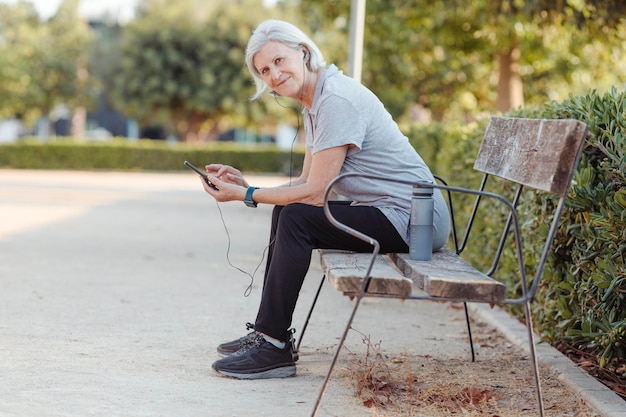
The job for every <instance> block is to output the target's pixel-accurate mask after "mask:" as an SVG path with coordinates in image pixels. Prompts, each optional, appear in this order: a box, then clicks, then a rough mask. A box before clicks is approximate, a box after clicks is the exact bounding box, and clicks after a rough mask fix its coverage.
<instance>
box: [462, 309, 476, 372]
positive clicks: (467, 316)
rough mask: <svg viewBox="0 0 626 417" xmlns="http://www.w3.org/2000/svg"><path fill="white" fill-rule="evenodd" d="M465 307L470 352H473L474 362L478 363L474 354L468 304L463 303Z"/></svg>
mask: <svg viewBox="0 0 626 417" xmlns="http://www.w3.org/2000/svg"><path fill="white" fill-rule="evenodd" d="M463 307H465V323H467V335H468V336H469V342H470V350H471V351H472V362H476V355H475V354H474V340H473V339H472V326H471V323H470V318H469V311H468V309H467V303H463Z"/></svg>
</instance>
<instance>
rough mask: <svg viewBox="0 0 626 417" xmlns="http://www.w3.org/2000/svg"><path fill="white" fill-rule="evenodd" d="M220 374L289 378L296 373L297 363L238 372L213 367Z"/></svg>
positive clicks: (247, 377)
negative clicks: (256, 370) (263, 369)
mask: <svg viewBox="0 0 626 417" xmlns="http://www.w3.org/2000/svg"><path fill="white" fill-rule="evenodd" d="M213 370H214V371H215V372H217V373H218V374H220V375H223V376H227V377H230V378H237V379H269V378H289V377H291V376H294V375H295V374H296V365H286V366H281V367H280V368H274V369H268V370H266V371H259V372H247V373H238V372H232V371H224V370H220V369H215V368H213Z"/></svg>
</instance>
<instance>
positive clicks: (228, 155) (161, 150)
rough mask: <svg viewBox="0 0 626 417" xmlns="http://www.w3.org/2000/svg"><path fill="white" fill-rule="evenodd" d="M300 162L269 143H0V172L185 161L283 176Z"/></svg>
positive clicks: (163, 165) (166, 165) (172, 167)
mask: <svg viewBox="0 0 626 417" xmlns="http://www.w3.org/2000/svg"><path fill="white" fill-rule="evenodd" d="M303 159H304V151H303V150H302V149H295V150H294V151H293V152H290V151H283V150H279V149H278V148H276V147H275V146H271V145H245V146H244V145H237V144H233V143H223V142H222V143H209V144H206V145H202V146H199V145H188V144H170V143H167V142H161V141H152V140H139V141H128V140H125V139H115V140H113V141H110V142H86V141H76V140H71V139H56V140H50V141H47V142H41V141H39V140H36V139H32V138H31V139H25V140H21V141H19V142H16V143H13V144H4V145H0V167H4V168H29V169H77V170H92V169H105V170H162V171H178V170H184V169H186V168H185V167H184V165H183V161H185V160H189V161H190V162H192V163H194V164H195V165H198V166H202V165H204V164H207V163H211V162H219V163H224V164H229V165H232V166H235V167H237V168H239V169H240V170H242V171H244V172H273V173H285V174H288V173H290V170H292V169H295V170H296V171H299V170H300V167H301V166H302V161H303ZM292 167H295V168H292Z"/></svg>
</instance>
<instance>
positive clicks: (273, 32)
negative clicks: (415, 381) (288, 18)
mask: <svg viewBox="0 0 626 417" xmlns="http://www.w3.org/2000/svg"><path fill="white" fill-rule="evenodd" d="M270 41H275V42H281V43H283V44H285V45H287V46H288V47H290V48H293V49H296V50H297V49H303V48H306V49H307V50H308V53H309V57H308V59H307V62H306V66H307V68H308V69H309V70H310V71H314V72H315V71H318V70H320V69H321V68H324V67H325V66H326V61H324V56H323V55H322V52H321V51H320V49H319V48H318V47H317V45H316V44H315V42H313V41H312V40H311V38H309V37H308V36H307V35H305V34H304V32H302V31H301V30H300V29H298V28H297V27H296V26H294V25H292V24H291V23H287V22H283V21H281V20H273V19H272V20H266V21H265V22H262V23H261V24H260V25H258V26H257V27H256V29H255V30H254V32H252V36H250V39H249V40H248V47H247V48H246V65H247V66H248V71H250V74H251V75H252V78H253V79H254V84H255V85H256V93H255V94H254V95H253V96H252V97H251V100H256V99H258V98H259V97H260V96H261V94H263V92H264V91H265V90H267V84H266V83H265V81H263V78H262V77H261V74H259V71H257V69H256V68H255V67H254V63H253V62H252V61H253V59H254V55H256V54H257V53H258V52H259V51H260V50H261V49H262V48H263V47H264V46H265V44H267V43H268V42H270Z"/></svg>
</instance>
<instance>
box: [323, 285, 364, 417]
mask: <svg viewBox="0 0 626 417" xmlns="http://www.w3.org/2000/svg"><path fill="white" fill-rule="evenodd" d="M361 294H362V293H360V294H359V295H357V297H356V302H355V304H354V309H352V314H351V315H350V319H349V320H348V322H347V323H346V328H345V329H344V331H343V335H342V336H341V340H340V341H339V345H338V346H337V350H335V355H334V356H333V360H332V362H331V363H330V368H329V369H328V373H327V374H326V379H325V380H324V384H323V385H322V389H321V390H320V393H319V395H318V396H317V401H316V402H315V408H313V413H312V414H311V417H315V416H316V415H317V411H318V410H319V408H320V404H321V403H322V397H324V393H325V392H326V387H327V386H328V381H329V380H330V375H331V374H332V373H333V368H334V367H335V364H336V363H337V358H339V353H341V348H342V347H343V344H344V342H345V341H346V337H347V336H348V331H349V330H350V328H351V326H352V320H354V316H355V315H356V310H357V309H358V308H359V304H360V303H361V298H363V296H362V295H361Z"/></svg>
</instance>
